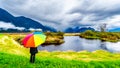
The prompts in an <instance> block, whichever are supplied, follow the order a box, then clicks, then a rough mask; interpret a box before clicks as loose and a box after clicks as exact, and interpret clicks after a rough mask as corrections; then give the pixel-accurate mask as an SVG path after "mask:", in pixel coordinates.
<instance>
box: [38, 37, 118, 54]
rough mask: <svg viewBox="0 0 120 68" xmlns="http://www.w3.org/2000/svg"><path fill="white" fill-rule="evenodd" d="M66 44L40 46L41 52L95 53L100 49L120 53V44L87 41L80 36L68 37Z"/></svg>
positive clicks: (65, 38)
mask: <svg viewBox="0 0 120 68" xmlns="http://www.w3.org/2000/svg"><path fill="white" fill-rule="evenodd" d="M64 40H65V43H63V44H61V45H57V46H55V45H49V46H44V47H43V46H39V47H38V49H39V50H48V51H67V50H73V51H81V50H88V51H95V50H99V49H103V50H108V51H110V52H120V42H117V43H111V42H102V41H100V40H87V39H83V38H80V37H78V36H66V37H64Z"/></svg>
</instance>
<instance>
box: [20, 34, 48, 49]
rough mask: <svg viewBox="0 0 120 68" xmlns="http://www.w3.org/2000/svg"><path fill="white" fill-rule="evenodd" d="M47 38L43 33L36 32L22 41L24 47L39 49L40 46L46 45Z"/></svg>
mask: <svg viewBox="0 0 120 68" xmlns="http://www.w3.org/2000/svg"><path fill="white" fill-rule="evenodd" d="M45 39H46V36H45V35H44V34H43V33H42V32H34V33H32V34H28V35H27V36H26V37H25V38H24V39H23V41H22V44H23V45H24V47H38V46H39V45H40V44H42V43H44V42H45Z"/></svg>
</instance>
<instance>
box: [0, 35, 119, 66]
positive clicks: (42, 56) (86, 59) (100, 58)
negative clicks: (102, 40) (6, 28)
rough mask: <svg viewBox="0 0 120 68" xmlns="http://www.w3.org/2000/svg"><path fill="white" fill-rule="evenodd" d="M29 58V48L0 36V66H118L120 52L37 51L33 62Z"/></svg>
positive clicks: (9, 38)
mask: <svg viewBox="0 0 120 68" xmlns="http://www.w3.org/2000/svg"><path fill="white" fill-rule="evenodd" d="M29 58H30V54H29V48H24V47H23V46H21V45H20V44H18V43H17V42H15V41H14V40H13V39H12V38H11V37H7V36H2V37H1V38H0V68H120V53H110V52H107V51H104V50H97V51H93V52H88V51H80V52H74V51H66V52H60V51H56V52H48V51H39V53H38V54H37V55H36V61H35V63H34V64H31V63H29Z"/></svg>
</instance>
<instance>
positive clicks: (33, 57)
mask: <svg viewBox="0 0 120 68" xmlns="http://www.w3.org/2000/svg"><path fill="white" fill-rule="evenodd" d="M30 62H31V63H34V62H35V54H31V56H30Z"/></svg>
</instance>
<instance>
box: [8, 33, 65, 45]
mask: <svg viewBox="0 0 120 68" xmlns="http://www.w3.org/2000/svg"><path fill="white" fill-rule="evenodd" d="M27 34H28V33H27ZM27 34H24V33H22V34H17V33H15V34H14V33H13V34H9V33H7V34H6V35H7V36H9V37H12V38H13V39H14V40H16V41H17V42H19V43H21V42H22V40H23V38H24V37H25V36H26V35H27ZM45 35H46V41H45V43H43V44H42V45H51V44H55V45H59V44H62V43H64V40H63V38H64V36H63V35H64V33H62V32H58V33H53V32H46V33H45Z"/></svg>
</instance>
